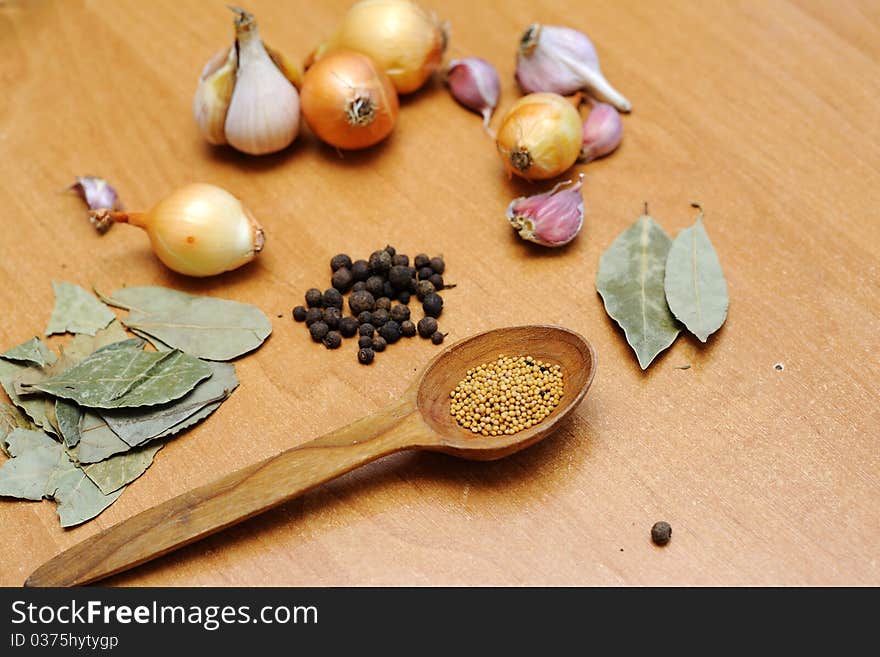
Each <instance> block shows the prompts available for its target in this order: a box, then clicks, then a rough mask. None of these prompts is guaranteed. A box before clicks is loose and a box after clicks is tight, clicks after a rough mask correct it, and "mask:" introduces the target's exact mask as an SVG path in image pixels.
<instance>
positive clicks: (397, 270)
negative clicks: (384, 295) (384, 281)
mask: <svg viewBox="0 0 880 657" xmlns="http://www.w3.org/2000/svg"><path fill="white" fill-rule="evenodd" d="M411 278H412V276H410V274H409V267H405V266H404V265H394V266H393V267H392V268H391V271H389V272H388V280H389V281H391V285H392V287H394V289H395V290H405V289H406V288H407V286H408V285H409V279H411Z"/></svg>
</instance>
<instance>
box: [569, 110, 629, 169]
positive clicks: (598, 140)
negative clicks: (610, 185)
mask: <svg viewBox="0 0 880 657" xmlns="http://www.w3.org/2000/svg"><path fill="white" fill-rule="evenodd" d="M622 138H623V122H622V121H621V120H620V114H618V113H617V110H616V109H614V108H613V107H612V106H611V105H608V104H607V103H593V107H592V108H591V109H590V113H589V115H588V116H587V120H586V121H584V143H583V145H582V146H581V154H580V157H579V158H578V159H579V160H580V161H581V162H591V161H592V160H595V159H597V158H600V157H603V156H605V155H608V154H609V153H612V152H613V151H615V150H616V149H617V147H618V146H619V145H620V140H621V139H622Z"/></svg>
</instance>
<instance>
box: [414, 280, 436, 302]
mask: <svg viewBox="0 0 880 657" xmlns="http://www.w3.org/2000/svg"><path fill="white" fill-rule="evenodd" d="M434 292H436V290H435V289H434V284H433V283H432V282H431V281H419V284H418V285H417V286H416V296H417V297H418V298H419V301H424V300H425V297H426V296H428V295H429V294H434Z"/></svg>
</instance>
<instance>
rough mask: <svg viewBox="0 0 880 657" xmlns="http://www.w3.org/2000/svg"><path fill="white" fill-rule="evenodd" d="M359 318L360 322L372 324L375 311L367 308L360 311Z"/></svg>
mask: <svg viewBox="0 0 880 657" xmlns="http://www.w3.org/2000/svg"><path fill="white" fill-rule="evenodd" d="M357 320H358V323H359V324H372V323H373V313H371V312H370V311H369V310H365V311H364V312H362V313H358V316H357Z"/></svg>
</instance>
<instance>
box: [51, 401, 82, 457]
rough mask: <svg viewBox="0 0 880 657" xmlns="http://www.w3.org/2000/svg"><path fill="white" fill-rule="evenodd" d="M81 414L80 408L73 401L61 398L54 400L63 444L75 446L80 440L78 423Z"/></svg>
mask: <svg viewBox="0 0 880 657" xmlns="http://www.w3.org/2000/svg"><path fill="white" fill-rule="evenodd" d="M82 416H83V412H82V409H81V408H80V407H79V406H77V405H76V404H74V403H73V402H69V401H65V400H63V399H56V400H55V417H56V418H57V419H58V430H59V431H60V432H61V437H62V438H63V439H64V444H65V445H67V446H68V447H76V445H77V443H78V442H79V440H80V437H81V434H80V431H79V424H80V420H82Z"/></svg>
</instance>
